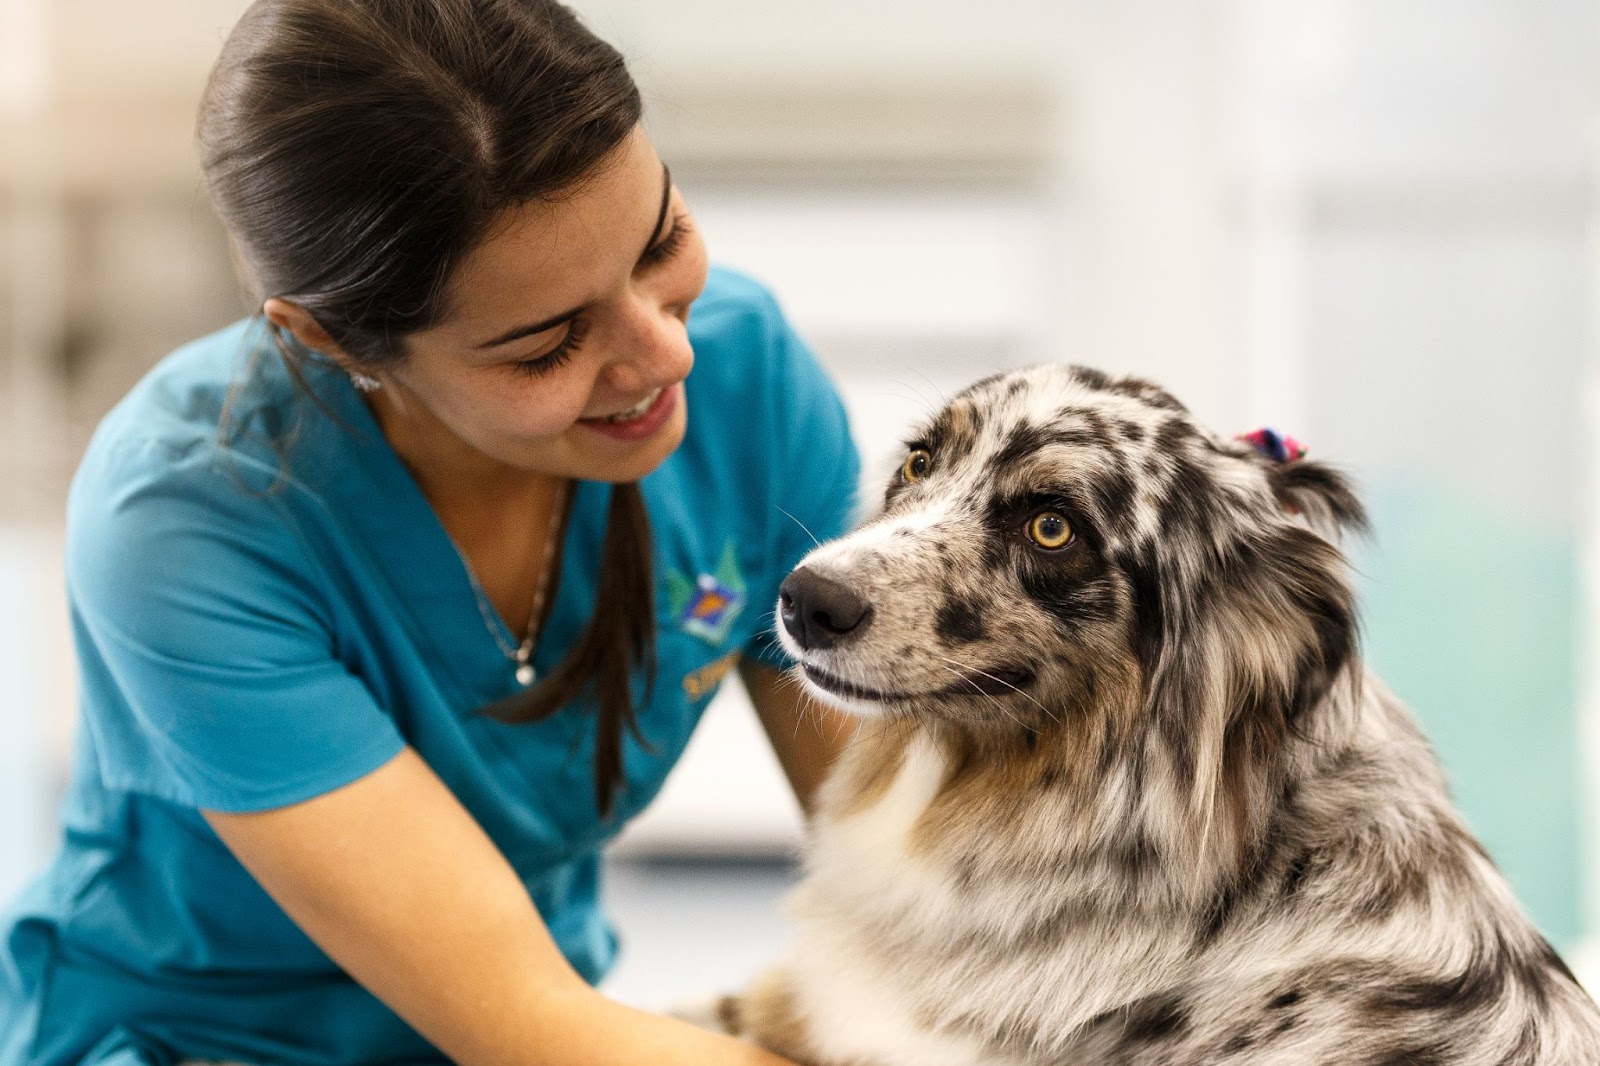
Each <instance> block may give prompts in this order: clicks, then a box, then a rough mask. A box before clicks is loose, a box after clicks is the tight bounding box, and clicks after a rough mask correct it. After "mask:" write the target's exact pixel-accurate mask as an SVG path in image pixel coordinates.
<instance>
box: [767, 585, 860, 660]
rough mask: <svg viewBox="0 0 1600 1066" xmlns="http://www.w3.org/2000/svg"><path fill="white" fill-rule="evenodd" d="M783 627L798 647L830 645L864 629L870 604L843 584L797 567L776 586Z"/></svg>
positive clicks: (826, 646) (827, 646)
mask: <svg viewBox="0 0 1600 1066" xmlns="http://www.w3.org/2000/svg"><path fill="white" fill-rule="evenodd" d="M778 613H779V614H780V615H781V616H782V617H783V628H784V629H787V630H788V631H789V635H790V636H791V637H793V638H794V639H795V642H796V643H797V644H799V645H800V646H801V647H802V648H805V649H807V650H810V649H812V648H831V647H833V646H834V645H835V644H837V643H839V642H840V641H841V640H843V639H844V638H845V637H847V636H849V635H850V634H851V633H859V632H860V631H861V630H862V628H864V626H865V623H866V621H867V616H868V615H870V614H871V613H872V605H871V604H870V603H868V602H867V601H866V600H863V599H862V598H861V597H860V596H857V595H856V594H855V593H854V592H851V591H850V590H849V589H848V588H846V587H845V586H844V585H841V584H840V583H839V582H837V581H834V580H832V579H831V578H826V577H823V576H822V575H821V574H818V573H816V572H814V571H812V570H807V569H806V568H805V567H801V568H800V569H799V570H796V571H795V572H794V573H792V574H790V575H789V576H788V577H786V578H784V579H783V584H782V585H780V586H778Z"/></svg>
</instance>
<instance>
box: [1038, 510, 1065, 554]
mask: <svg viewBox="0 0 1600 1066" xmlns="http://www.w3.org/2000/svg"><path fill="white" fill-rule="evenodd" d="M1028 539H1029V540H1031V541H1033V542H1034V543H1035V544H1037V545H1038V546H1039V547H1041V548H1049V549H1051V550H1054V549H1056V548H1065V547H1066V546H1067V545H1068V544H1071V543H1072V523H1070V522H1068V521H1067V520H1066V519H1065V518H1062V517H1061V516H1060V515H1058V514H1056V513H1055V512H1054V511H1045V512H1043V513H1041V514H1036V515H1034V516H1033V520H1032V521H1031V522H1029V523H1028Z"/></svg>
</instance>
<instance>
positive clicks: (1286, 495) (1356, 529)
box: [1267, 459, 1367, 543]
mask: <svg viewBox="0 0 1600 1066" xmlns="http://www.w3.org/2000/svg"><path fill="white" fill-rule="evenodd" d="M1267 480H1268V482H1269V483H1270V484H1271V486H1272V493H1273V495H1274V496H1276V497H1277V498H1278V502H1279V503H1281V504H1283V505H1284V507H1286V508H1288V509H1289V510H1290V511H1292V512H1294V513H1296V514H1299V515H1301V516H1303V517H1304V518H1305V520H1306V524H1307V525H1309V526H1310V527H1311V528H1312V529H1314V530H1316V531H1317V532H1318V533H1320V534H1322V535H1323V536H1324V537H1327V538H1328V539H1329V540H1332V541H1334V542H1336V543H1337V542H1338V540H1339V539H1340V538H1341V536H1343V535H1344V534H1346V533H1364V532H1366V530H1367V510H1366V508H1365V507H1363V506H1362V505H1361V501H1360V500H1358V499H1357V498H1356V494H1355V492H1354V490H1352V489H1351V487H1350V480H1349V479H1348V478H1347V477H1345V475H1344V474H1342V473H1341V472H1339V471H1338V470H1337V469H1335V468H1334V467H1332V466H1329V465H1328V464H1327V463H1319V462H1316V461H1315V460H1311V459H1293V460H1290V461H1288V462H1269V463H1268V467H1267Z"/></svg>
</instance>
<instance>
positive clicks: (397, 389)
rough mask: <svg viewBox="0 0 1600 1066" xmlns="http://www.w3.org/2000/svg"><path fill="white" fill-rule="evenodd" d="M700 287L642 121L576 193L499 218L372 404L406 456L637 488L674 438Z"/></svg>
mask: <svg viewBox="0 0 1600 1066" xmlns="http://www.w3.org/2000/svg"><path fill="white" fill-rule="evenodd" d="M705 282H706V252H705V244H704V242H703V241H702V240H701V239H700V236H699V234H698V233H697V232H696V230H695V228H694V225H693V220H692V218H691V217H690V214H689V209H688V207H687V206H686V205H685V203H684V202H683V199H682V197H681V196H679V194H678V192H677V190H676V189H675V188H674V187H673V186H672V185H671V182H670V179H669V178H668V177H667V173H666V169H665V168H664V167H663V166H662V164H661V161H660V160H659V159H658V158H657V157H656V153H655V149H654V148H653V147H652V146H651V144H650V141H649V139H648V138H646V137H645V135H644V134H643V133H642V132H640V131H637V130H636V131H635V132H634V133H633V135H632V136H630V137H629V138H628V139H627V140H626V141H625V142H624V143H623V144H622V145H621V146H619V147H618V149H617V150H616V151H615V152H613V153H612V155H611V156H610V157H608V159H607V161H606V163H605V164H603V165H602V166H601V168H600V169H599V170H598V171H597V172H596V174H595V176H594V177H593V178H592V179H591V180H588V181H586V182H584V183H581V184H580V185H579V186H578V188H577V189H576V190H575V191H574V192H573V193H572V194H570V195H568V196H566V197H564V198H562V199H561V200H559V201H557V202H551V203H531V204H528V205H526V206H523V207H519V208H515V209H512V210H508V211H507V212H505V214H504V215H503V216H502V218H501V219H500V220H498V222H497V225H496V226H495V227H494V229H493V230H492V231H491V233H490V235H489V236H488V237H487V238H486V239H485V240H484V241H483V242H482V243H481V244H480V245H479V246H478V247H477V248H476V249H475V250H474V251H473V252H472V253H471V254H469V255H468V256H467V257H466V259H465V260H463V262H462V263H461V265H460V266H459V267H458V268H457V269H456V271H455V273H454V275H453V276H452V278H451V279H450V284H449V287H448V291H447V307H448V311H447V313H446V315H445V316H444V318H443V319H442V320H441V322H440V323H439V324H438V325H435V326H434V327H432V328H431V329H427V330H424V331H422V332H420V333H414V334H412V335H411V336H409V337H408V338H407V340H406V354H407V358H406V359H404V360H403V361H402V362H401V363H399V364H398V365H397V366H393V367H389V368H385V370H384V371H383V372H382V374H381V376H380V377H381V381H382V382H383V387H382V388H381V389H379V390H378V391H377V392H374V393H371V394H370V398H371V401H372V403H373V406H374V410H375V413H376V414H377V415H378V418H379V422H380V424H382V425H383V427H384V431H385V433H386V434H387V435H388V436H389V438H390V440H391V441H392V442H393V443H394V445H395V447H396V449H397V450H398V451H400V453H401V454H402V455H403V456H405V457H406V458H407V459H408V461H411V462H413V463H418V462H421V463H423V464H425V465H427V464H432V465H434V466H436V467H438V466H442V467H443V468H444V469H445V470H450V469H457V470H459V471H461V472H462V473H464V474H465V473H470V472H473V471H482V470H495V469H497V468H498V471H499V472H502V473H506V472H511V473H514V472H525V473H535V474H546V475H555V476H559V477H571V478H582V479H585V480H591V481H610V482H626V481H635V480H637V479H639V478H640V477H643V476H644V475H645V474H647V473H649V472H650V471H651V470H653V469H655V468H656V467H657V466H658V465H660V463H661V462H662V460H664V459H666V457H667V456H668V455H670V454H671V453H672V451H673V449H675V448H676V447H677V446H678V443H679V442H680V441H681V440H682V439H683V431H684V425H685V417H686V413H687V412H686V410H685V404H684V394H683V379H684V378H685V377H687V376H688V373H689V368H690V367H691V366H692V365H693V364H694V353H693V352H692V351H691V350H690V348H689V338H688V334H687V333H686V331H685V323H686V321H687V319H688V316H689V305H690V304H691V303H692V302H693V301H694V299H695V297H697V296H699V295H700V291H701V289H703V288H704V287H705ZM485 460H488V463H487V464H485V462H484V461H485ZM436 472H437V471H436Z"/></svg>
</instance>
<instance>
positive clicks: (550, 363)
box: [511, 213, 694, 377]
mask: <svg viewBox="0 0 1600 1066" xmlns="http://www.w3.org/2000/svg"><path fill="white" fill-rule="evenodd" d="M693 232H694V229H693V223H691V222H690V221H689V215H688V214H687V213H683V214H680V215H677V216H676V217H675V218H673V220H672V228H671V229H670V230H668V231H667V235H666V236H665V237H663V238H661V239H660V240H659V241H657V242H656V243H655V244H653V245H651V246H650V247H649V248H647V249H645V252H644V254H643V255H641V256H640V257H639V266H640V267H642V268H644V269H649V268H650V267H653V266H657V265H659V264H661V263H665V262H666V261H667V260H669V259H671V258H672V257H673V256H675V255H677V254H678V252H679V251H680V250H681V249H682V248H683V242H684V241H686V240H688V239H689V235H690V234H691V233H693ZM588 331H589V322H588V319H586V318H584V317H583V316H582V315H579V316H577V317H576V318H574V319H572V321H571V322H570V323H568V325H567V335H566V336H565V337H562V338H561V343H560V344H558V345H556V346H555V347H554V348H552V349H550V350H549V351H548V352H546V353H545V354H543V355H541V356H539V357H538V358H536V359H521V360H518V361H517V362H514V363H512V364H511V369H512V370H514V371H516V372H517V373H518V374H525V375H528V376H530V377H535V376H538V375H540V374H548V373H549V372H550V371H552V370H558V369H560V368H561V367H562V366H563V365H565V364H566V362H567V360H568V359H571V358H572V355H573V353H574V352H576V351H577V350H578V347H579V345H581V344H582V343H583V338H584V335H585V334H586V333H587V332H588Z"/></svg>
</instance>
